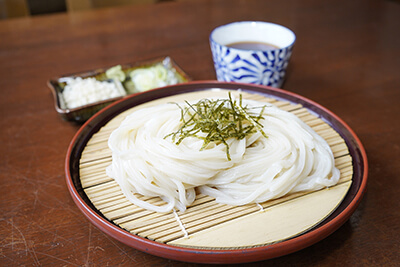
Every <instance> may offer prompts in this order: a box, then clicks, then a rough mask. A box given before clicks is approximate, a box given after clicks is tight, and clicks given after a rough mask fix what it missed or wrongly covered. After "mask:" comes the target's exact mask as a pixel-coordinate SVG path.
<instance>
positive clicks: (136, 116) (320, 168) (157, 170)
mask: <svg viewBox="0 0 400 267" xmlns="http://www.w3.org/2000/svg"><path fill="white" fill-rule="evenodd" d="M243 103H244V104H246V105H247V106H250V107H253V108H254V109H256V110H257V109H258V110H259V112H260V110H261V107H262V106H264V110H263V119H262V120H260V123H261V124H262V126H263V131H264V132H265V133H266V135H267V138H266V137H264V136H263V135H262V134H261V133H260V132H256V133H254V134H252V135H249V136H246V137H245V138H243V139H241V140H237V139H235V138H230V139H228V140H227V143H228V147H229V153H230V160H228V159H227V154H226V145H224V144H222V143H210V144H209V145H208V146H207V147H206V149H201V148H202V145H203V140H201V139H199V138H196V137H190V136H189V137H187V138H184V139H183V140H182V142H181V143H180V144H179V145H177V144H176V143H175V142H173V140H172V137H171V135H170V134H171V133H172V132H176V131H177V130H178V129H179V128H180V127H181V125H182V122H181V120H180V119H181V110H180V109H179V107H178V106H177V105H174V104H161V105H157V106H153V107H149V108H143V109H139V110H137V111H134V112H133V113H132V114H130V115H128V116H127V117H126V118H125V119H124V121H123V122H122V123H121V125H120V126H119V127H118V128H117V129H115V130H114V131H113V132H112V134H111V135H110V138H109V141H108V145H109V147H110V149H111V151H112V163H111V165H110V166H109V167H108V168H107V175H108V176H110V177H112V178H113V179H115V181H116V182H117V183H118V184H119V185H120V187H121V190H122V192H123V193H124V195H125V196H126V197H127V198H128V199H129V200H130V201H131V202H132V203H134V204H135V205H137V206H140V207H142V208H144V209H148V210H152V211H156V212H169V211H172V210H174V209H179V210H180V211H184V210H185V209H186V207H188V206H190V205H191V204H192V203H193V201H194V199H195V197H196V190H197V191H198V192H200V193H202V194H205V195H209V196H211V197H214V198H215V201H216V202H218V203H224V204H228V205H245V204H248V203H262V202H265V201H267V200H271V199H275V198H279V197H282V196H284V195H286V194H288V193H294V192H299V191H313V190H318V189H321V188H324V187H329V186H332V185H335V184H336V183H337V182H338V179H339V176H340V172H339V170H338V169H337V168H335V165H334V157H333V153H332V151H331V149H330V147H329V145H328V144H327V143H326V141H325V140H324V139H323V138H322V137H320V136H319V135H318V134H317V133H315V131H314V130H312V129H311V128H310V127H309V126H308V125H306V124H305V123H304V122H303V121H301V120H300V119H299V118H298V117H296V116H295V115H293V114H291V113H290V112H287V111H284V110H281V109H279V108H278V107H276V106H274V105H271V104H266V103H264V102H258V101H249V100H247V101H246V100H243ZM182 105H184V104H183V103H182ZM166 136H167V137H166ZM136 193H137V194H140V195H143V196H147V197H160V198H161V199H162V200H164V201H165V203H164V204H162V205H156V204H152V203H150V202H149V201H145V200H142V199H140V198H138V197H137V195H136Z"/></svg>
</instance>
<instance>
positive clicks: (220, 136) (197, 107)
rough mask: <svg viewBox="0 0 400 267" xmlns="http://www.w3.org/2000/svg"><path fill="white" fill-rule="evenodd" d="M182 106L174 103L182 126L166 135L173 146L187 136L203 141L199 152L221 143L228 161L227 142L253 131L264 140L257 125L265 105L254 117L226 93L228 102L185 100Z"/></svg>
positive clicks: (246, 108) (240, 102) (240, 103)
mask: <svg viewBox="0 0 400 267" xmlns="http://www.w3.org/2000/svg"><path fill="white" fill-rule="evenodd" d="M185 103H186V106H184V107H181V106H180V105H179V104H177V103H175V104H176V105H177V106H178V107H179V108H180V110H181V121H182V126H181V127H180V128H179V130H178V131H176V132H174V133H171V134H169V135H167V136H166V137H168V136H172V141H173V142H175V144H176V145H179V144H180V143H181V142H182V140H183V139H185V138H186V137H189V136H191V137H197V138H199V139H202V140H204V143H203V145H202V147H201V149H200V150H203V149H205V148H206V147H207V146H208V145H209V144H210V143H211V142H215V143H216V144H220V143H223V144H224V145H225V146H226V156H227V158H228V160H231V157H230V155H229V145H228V143H227V142H226V141H227V139H229V138H236V139H238V140H241V139H243V138H245V137H246V136H249V135H251V134H253V133H255V132H257V131H259V132H260V133H261V134H262V135H263V136H264V137H266V138H267V135H266V134H265V133H264V131H263V130H262V128H263V125H262V124H260V123H259V121H260V120H261V119H263V118H264V117H263V116H262V115H263V113H264V109H265V107H266V106H263V107H262V108H261V111H260V112H259V113H258V114H254V113H252V112H251V109H252V108H249V107H247V106H243V104H242V95H241V94H240V96H239V100H238V101H237V100H233V99H232V96H231V93H229V97H228V99H217V100H211V99H202V100H200V101H198V102H197V103H195V104H190V103H189V102H187V101H185ZM258 109H259V108H258ZM200 133H202V134H200ZM204 134H206V135H204ZM166 137H165V138H166Z"/></svg>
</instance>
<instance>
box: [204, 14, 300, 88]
mask: <svg viewBox="0 0 400 267" xmlns="http://www.w3.org/2000/svg"><path fill="white" fill-rule="evenodd" d="M295 40H296V35H295V34H294V33H293V32H292V31H291V30H289V29H288V28H286V27H284V26H281V25H278V24H274V23H270V22H261V21H242V22H233V23H230V24H227V25H223V26H220V27H217V28H215V29H214V30H213V31H212V32H211V34H210V46H211V52H212V55H213V60H214V67H215V71H216V74H217V79H218V80H219V81H226V82H241V83H253V84H261V85H268V86H272V87H281V86H282V84H283V81H284V79H285V74H286V69H287V66H288V63H289V59H290V56H291V55H292V49H293V45H294V43H295Z"/></svg>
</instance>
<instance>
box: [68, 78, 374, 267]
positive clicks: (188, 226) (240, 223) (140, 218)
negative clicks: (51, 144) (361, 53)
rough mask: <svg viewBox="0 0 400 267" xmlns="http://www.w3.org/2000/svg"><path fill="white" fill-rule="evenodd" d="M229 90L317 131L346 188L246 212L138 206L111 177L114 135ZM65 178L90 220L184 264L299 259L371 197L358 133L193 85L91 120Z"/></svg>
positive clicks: (284, 98) (250, 95) (236, 88)
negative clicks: (134, 117)
mask: <svg viewBox="0 0 400 267" xmlns="http://www.w3.org/2000/svg"><path fill="white" fill-rule="evenodd" d="M215 88H218V89H217V90H216V89H215ZM227 90H229V91H231V92H232V93H234V94H239V93H241V94H242V95H243V98H246V99H254V100H259V101H265V102H270V103H273V104H275V105H277V106H279V107H280V108H282V109H284V110H287V111H289V112H292V113H293V114H295V115H297V116H298V117H299V118H300V119H302V120H303V121H304V122H305V123H307V124H308V125H309V126H311V127H312V128H313V129H314V130H315V131H316V132H317V133H318V134H320V135H321V136H322V137H323V138H324V139H325V140H326V141H327V142H328V144H329V145H330V146H331V149H332V151H333V153H334V157H335V165H336V167H337V168H339V169H340V171H341V177H340V181H339V183H338V184H337V185H336V186H334V187H331V188H329V189H323V190H319V191H317V192H313V193H297V194H292V195H288V196H285V197H283V198H280V199H276V200H272V201H267V202H265V203H261V204H259V205H255V204H251V205H245V206H239V207H232V206H228V205H222V204H218V203H216V202H215V201H214V200H213V199H212V198H210V197H208V196H203V195H198V196H197V198H196V200H195V202H194V203H193V204H192V205H191V206H190V207H188V209H187V211H186V212H185V213H180V212H178V213H155V212H150V211H147V210H143V209H142V208H140V207H137V206H135V205H133V204H131V203H130V202H129V201H128V200H127V199H126V198H125V197H124V196H123V194H122V192H121V190H120V188H119V186H118V184H117V183H116V182H115V181H114V180H113V179H111V178H109V177H107V175H106V174H105V168H106V167H107V166H108V165H109V164H110V163H111V151H110V150H109V148H108V145H107V141H108V136H109V135H110V133H111V132H112V131H113V130H114V129H115V128H117V127H118V126H119V124H120V123H121V121H122V120H123V119H124V118H125V117H126V116H127V115H128V114H129V113H131V112H133V111H134V110H136V109H140V108H143V107H146V106H151V105H156V104H159V103H165V102H171V101H182V100H194V99H200V98H204V97H207V96H217V97H219V96H220V97H226V96H227ZM66 178H67V184H68V188H69V190H70V192H71V195H72V197H73V199H74V201H75V202H76V204H77V205H78V207H79V208H80V209H81V210H82V211H83V213H84V214H85V215H86V216H87V217H88V218H89V220H90V221H92V222H93V223H94V224H95V225H96V226H97V227H99V228H100V229H101V230H102V231H104V232H106V233H107V234H109V235H110V236H112V237H114V238H116V239H117V240H119V241H121V242H123V243H125V244H127V245H130V246H132V247H134V248H137V249H139V250H142V251H145V252H148V253H151V254H154V255H158V256H162V257H166V258H170V259H175V260H181V261H190V262H202V263H241V262H250V261H258V260H263V259H269V258H273V257H278V256H281V255H285V254H288V253H291V252H294V251H297V250H299V249H302V248H304V247H307V246H309V245H311V244H313V243H315V242H318V241H319V240H321V239H323V238H324V237H326V236H327V235H329V234H330V233H332V232H333V231H335V230H336V229H337V228H338V227H340V226H341V225H342V224H343V223H344V222H345V221H346V220H347V219H348V218H349V216H350V215H351V214H352V213H353V211H354V210H355V208H356V206H357V204H358V202H359V200H360V199H361V197H362V194H363V192H364V190H365V185H366V180H367V161H366V155H365V151H364V149H363V147H362V145H361V143H360V142H359V140H358V138H357V137H356V136H355V134H354V133H353V132H352V130H351V129H350V128H349V127H348V126H347V125H346V124H345V123H344V122H343V121H342V120H340V119H339V118H338V117H337V116H335V115H334V114H333V113H331V112H330V111H328V110H326V109H325V108H323V107H321V106H320V105H318V104H316V103H313V102H312V101H310V100H308V99H306V98H304V97H301V96H298V95H295V94H293V93H289V92H285V91H283V90H280V89H274V88H269V87H265V86H256V85H248V84H237V83H221V82H192V83H187V84H181V85H176V86H170V87H167V88H162V89H157V90H153V91H149V92H146V93H142V94H139V95H135V96H131V97H129V98H127V99H125V100H122V101H119V102H117V103H115V104H113V105H111V106H109V107H107V108H106V109H104V110H102V111H101V112H99V113H98V114H96V115H95V116H94V117H92V118H91V119H90V120H89V121H88V122H87V123H86V124H85V125H83V126H82V128H81V129H80V130H79V131H78V133H77V134H76V136H75V137H74V139H73V140H72V142H71V144H70V147H69V149H68V154H67V158H66ZM149 201H154V202H157V201H158V202H159V201H161V200H160V199H157V198H155V199H150V200H149Z"/></svg>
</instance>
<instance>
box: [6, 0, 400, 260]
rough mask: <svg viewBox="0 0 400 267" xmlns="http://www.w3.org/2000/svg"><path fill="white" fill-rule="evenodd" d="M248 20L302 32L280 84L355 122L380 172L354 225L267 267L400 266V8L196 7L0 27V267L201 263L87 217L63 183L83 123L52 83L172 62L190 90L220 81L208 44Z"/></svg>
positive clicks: (391, 4) (373, 174)
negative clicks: (120, 235)
mask: <svg viewBox="0 0 400 267" xmlns="http://www.w3.org/2000/svg"><path fill="white" fill-rule="evenodd" d="M240 20H261V21H270V22H275V23H279V24H282V25H285V26H287V27H289V28H291V29H292V30H293V31H294V32H295V33H296V35H297V42H296V45H295V49H294V54H293V57H292V61H291V64H290V69H289V72H288V77H287V81H286V83H285V84H284V86H283V88H284V89H286V90H288V91H292V92H295V93H298V94H300V95H303V96H305V97H308V98H310V99H312V100H314V101H316V102H318V103H320V104H321V105H323V106H325V107H326V108H328V109H330V110H331V111H333V112H334V113H336V114H337V115H338V116H339V117H341V118H342V119H343V120H344V121H345V122H347V123H348V124H349V125H350V127H352V129H353V130H354V131H355V132H356V134H357V135H358V137H359V138H360V139H361V141H362V142H363V144H364V146H365V148H366V150H367V154H368V158H369V167H370V169H369V180H368V189H367V193H366V194H365V196H364V199H363V201H362V202H361V203H360V205H359V207H358V209H357V210H356V212H355V213H354V214H353V215H352V216H351V218H350V219H349V220H348V222H347V223H345V224H344V225H343V226H342V227H341V228H340V229H339V230H337V231H336V232H335V233H333V234H332V235H330V236H329V237H328V238H326V239H324V240H323V241H321V242H319V243H317V244H315V245H313V246H311V247H308V248H306V249H304V250H302V251H299V252H296V253H294V254H291V255H287V256H283V257H281V258H277V259H272V260H269V261H267V262H264V263H262V264H270V265H271V266H287V265H299V266H310V265H311V266H312V265H317V266H326V265H334V264H336V265H339V266H340V265H341V266H349V265H355V266H383V265H385V266H395V265H397V264H400V253H399V251H400V241H399V240H400V205H399V203H400V202H399V199H398V198H399V193H400V179H399V176H400V143H399V141H400V138H399V135H400V123H399V114H400V103H399V101H400V88H399V86H400V74H399V73H400V34H399V29H400V3H399V2H398V1H378V0H371V1H361V0H355V1H345V0H339V1H318V0H310V1H280V0H271V1H264V0H248V1H242V0H197V1H196V0H193V1H181V2H165V3H161V4H155V5H147V6H146V5H143V6H140V5H139V6H132V7H120V8H110V9H101V10H93V11H87V12H77V13H73V14H55V15H47V16H39V17H31V18H21V19H11V20H8V21H0V92H1V97H0V129H1V130H0V142H1V143H0V145H1V156H0V157H1V158H0V181H1V186H0V214H1V215H0V245H1V246H0V265H2V266H21V265H26V266H39V265H43V266H82V265H86V266H107V265H131V266H158V265H164V266H195V264H187V263H182V262H175V261H172V260H166V259H163V258H159V257H156V256H152V255H149V254H146V253H143V252H140V251H138V250H135V249H133V248H130V247H128V246H126V245H124V244H122V243H119V242H118V241H116V240H114V239H112V238H111V237H109V236H107V235H106V234H104V233H103V232H101V231H100V230H98V229H97V228H96V227H94V226H93V225H92V224H91V223H90V222H89V221H88V220H87V219H86V217H84V216H83V215H82V213H81V212H80V211H79V209H78V208H77V207H76V205H75V204H74V202H73V201H72V198H71V196H70V194H69V192H68V189H67V187H66V184H65V175H64V159H65V155H66V151H67V147H68V144H69V142H70V141H71V139H72V137H73V136H74V134H75V133H76V131H77V130H78V129H79V125H76V124H74V123H70V122H66V121H63V120H61V119H60V117H59V116H58V114H57V113H56V111H55V110H54V106H53V100H52V96H51V93H50V90H49V89H48V88H47V86H46V81H47V80H48V79H49V78H51V77H54V76H58V75H61V74H67V73H72V72H79V71H85V70H90V69H95V68H98V67H105V66H112V65H116V64H120V63H131V62H135V61H139V60H145V59H151V58H155V57H159V56H166V55H168V56H171V57H172V58H173V59H174V60H175V61H176V62H177V63H178V65H180V66H181V67H182V68H183V69H184V70H185V71H186V72H187V73H188V74H189V75H190V76H191V77H192V78H193V79H194V80H210V79H215V73H214V69H213V63H212V59H211V52H210V49H209V44H208V36H209V34H210V32H211V30H212V29H213V28H214V27H216V26H218V25H221V24H225V23H228V22H232V21H240ZM258 264H259V263H253V264H252V265H250V266H258Z"/></svg>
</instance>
